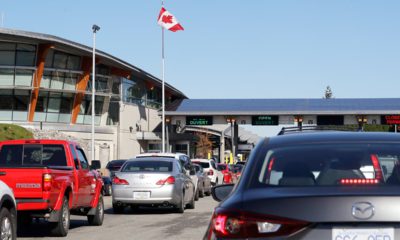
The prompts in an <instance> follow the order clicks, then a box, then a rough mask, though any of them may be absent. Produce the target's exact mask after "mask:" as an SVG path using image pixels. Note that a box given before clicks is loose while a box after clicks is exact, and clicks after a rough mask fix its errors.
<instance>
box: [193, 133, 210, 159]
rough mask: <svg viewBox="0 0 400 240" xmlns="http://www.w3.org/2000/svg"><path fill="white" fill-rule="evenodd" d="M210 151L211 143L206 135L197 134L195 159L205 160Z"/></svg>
mask: <svg viewBox="0 0 400 240" xmlns="http://www.w3.org/2000/svg"><path fill="white" fill-rule="evenodd" d="M211 150H212V142H211V141H210V139H209V137H208V134H203V133H199V134H198V141H197V143H196V157H198V158H207V155H208V153H209V152H211Z"/></svg>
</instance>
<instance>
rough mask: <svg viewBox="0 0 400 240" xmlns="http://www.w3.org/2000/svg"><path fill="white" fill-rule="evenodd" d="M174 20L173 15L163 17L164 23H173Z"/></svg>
mask: <svg viewBox="0 0 400 240" xmlns="http://www.w3.org/2000/svg"><path fill="white" fill-rule="evenodd" d="M172 18H173V16H172V15H164V16H163V17H162V20H161V21H162V22H163V23H172Z"/></svg>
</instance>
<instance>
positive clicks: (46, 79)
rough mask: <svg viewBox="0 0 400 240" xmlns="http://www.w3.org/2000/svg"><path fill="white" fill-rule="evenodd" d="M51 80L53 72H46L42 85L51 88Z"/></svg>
mask: <svg viewBox="0 0 400 240" xmlns="http://www.w3.org/2000/svg"><path fill="white" fill-rule="evenodd" d="M50 82H51V73H50V74H49V73H45V74H43V77H42V81H40V87H41V88H50Z"/></svg>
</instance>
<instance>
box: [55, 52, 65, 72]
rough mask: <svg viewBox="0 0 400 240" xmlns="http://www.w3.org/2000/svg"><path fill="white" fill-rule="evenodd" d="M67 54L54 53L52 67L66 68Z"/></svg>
mask: <svg viewBox="0 0 400 240" xmlns="http://www.w3.org/2000/svg"><path fill="white" fill-rule="evenodd" d="M67 60H68V56H67V55H66V54H64V53H60V52H56V53H54V59H53V66H52V67H53V68H60V69H66V68H67Z"/></svg>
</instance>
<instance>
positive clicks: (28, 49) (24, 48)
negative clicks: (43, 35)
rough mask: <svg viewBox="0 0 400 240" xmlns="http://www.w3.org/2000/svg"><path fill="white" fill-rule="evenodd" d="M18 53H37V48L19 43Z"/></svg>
mask: <svg viewBox="0 0 400 240" xmlns="http://www.w3.org/2000/svg"><path fill="white" fill-rule="evenodd" d="M17 51H26V52H35V51H36V46H35V45H31V44H24V43H18V44H17Z"/></svg>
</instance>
